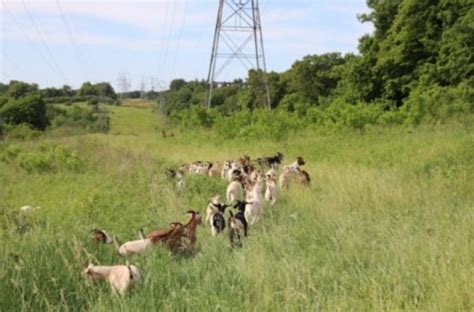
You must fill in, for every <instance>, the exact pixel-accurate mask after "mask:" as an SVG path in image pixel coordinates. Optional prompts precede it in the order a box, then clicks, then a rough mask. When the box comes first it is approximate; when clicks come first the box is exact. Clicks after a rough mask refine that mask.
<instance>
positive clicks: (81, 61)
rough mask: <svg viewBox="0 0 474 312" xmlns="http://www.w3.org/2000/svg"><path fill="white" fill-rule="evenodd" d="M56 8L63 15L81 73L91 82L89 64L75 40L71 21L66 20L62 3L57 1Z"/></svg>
mask: <svg viewBox="0 0 474 312" xmlns="http://www.w3.org/2000/svg"><path fill="white" fill-rule="evenodd" d="M56 6H57V8H58V10H59V14H60V15H61V21H62V22H63V25H64V28H65V29H66V34H67V36H68V40H69V42H70V44H71V46H72V47H73V49H74V53H75V55H76V58H77V59H78V60H79V62H78V63H79V66H80V67H81V71H82V73H83V75H84V77H85V78H86V80H88V81H90V79H89V78H90V77H89V75H88V72H87V68H88V66H87V64H86V61H85V60H84V57H83V56H82V53H81V51H80V50H79V47H78V45H77V44H76V41H75V40H74V35H73V33H72V29H71V25H70V24H69V21H68V20H67V19H66V16H65V14H64V11H63V8H62V6H61V3H60V1H59V0H56Z"/></svg>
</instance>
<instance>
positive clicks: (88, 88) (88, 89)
mask: <svg viewBox="0 0 474 312" xmlns="http://www.w3.org/2000/svg"><path fill="white" fill-rule="evenodd" d="M78 95H80V96H84V95H99V91H98V90H97V89H96V88H94V86H93V85H92V84H91V83H90V82H89V81H86V82H84V83H83V84H82V86H81V88H80V89H79V90H78Z"/></svg>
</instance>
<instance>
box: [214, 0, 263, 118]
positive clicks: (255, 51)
mask: <svg viewBox="0 0 474 312" xmlns="http://www.w3.org/2000/svg"><path fill="white" fill-rule="evenodd" d="M221 43H222V44H221ZM234 60H237V61H239V62H240V63H241V64H242V65H243V66H244V67H245V68H246V69H247V71H248V70H250V69H255V70H256V72H257V75H258V81H259V85H260V87H259V88H258V89H259V90H260V92H259V93H260V98H261V101H262V104H264V105H266V106H268V108H269V109H271V104H270V91H269V89H268V82H267V76H266V64H265V51H264V49H263V37H262V24H261V21H260V10H259V6H258V0H219V9H218V11H217V22H216V29H215V32H214V43H213V45H212V54H211V63H210V65H209V75H208V78H207V82H208V84H209V91H208V97H207V107H208V108H209V107H211V99H212V92H213V90H214V88H215V87H217V86H218V85H219V84H223V82H218V81H216V79H217V78H218V77H219V75H220V74H222V73H223V72H224V70H225V69H226V68H228V66H229V65H230V64H231V63H232V61H234Z"/></svg>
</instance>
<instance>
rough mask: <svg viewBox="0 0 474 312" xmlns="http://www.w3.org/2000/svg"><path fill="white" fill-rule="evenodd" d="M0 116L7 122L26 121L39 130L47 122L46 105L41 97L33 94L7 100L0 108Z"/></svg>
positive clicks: (43, 127)
mask: <svg viewBox="0 0 474 312" xmlns="http://www.w3.org/2000/svg"><path fill="white" fill-rule="evenodd" d="M0 118H1V119H3V121H4V122H5V123H7V124H12V125H18V124H22V123H27V124H29V125H30V126H31V127H33V128H35V129H39V130H44V129H45V128H46V126H48V124H49V120H48V119H47V118H46V105H45V103H44V101H43V99H42V98H41V97H40V96H39V95H35V94H28V95H25V96H24V97H22V98H19V99H17V100H13V99H11V100H9V101H8V102H7V103H6V104H4V105H3V106H2V108H0Z"/></svg>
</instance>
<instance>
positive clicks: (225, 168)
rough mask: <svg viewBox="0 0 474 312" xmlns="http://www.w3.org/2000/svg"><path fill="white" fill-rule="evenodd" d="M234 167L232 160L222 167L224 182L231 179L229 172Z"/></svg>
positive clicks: (225, 162)
mask: <svg viewBox="0 0 474 312" xmlns="http://www.w3.org/2000/svg"><path fill="white" fill-rule="evenodd" d="M231 167H232V161H231V160H226V161H224V164H223V165H222V170H221V179H222V180H227V179H228V177H229V170H230V168H231Z"/></svg>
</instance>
